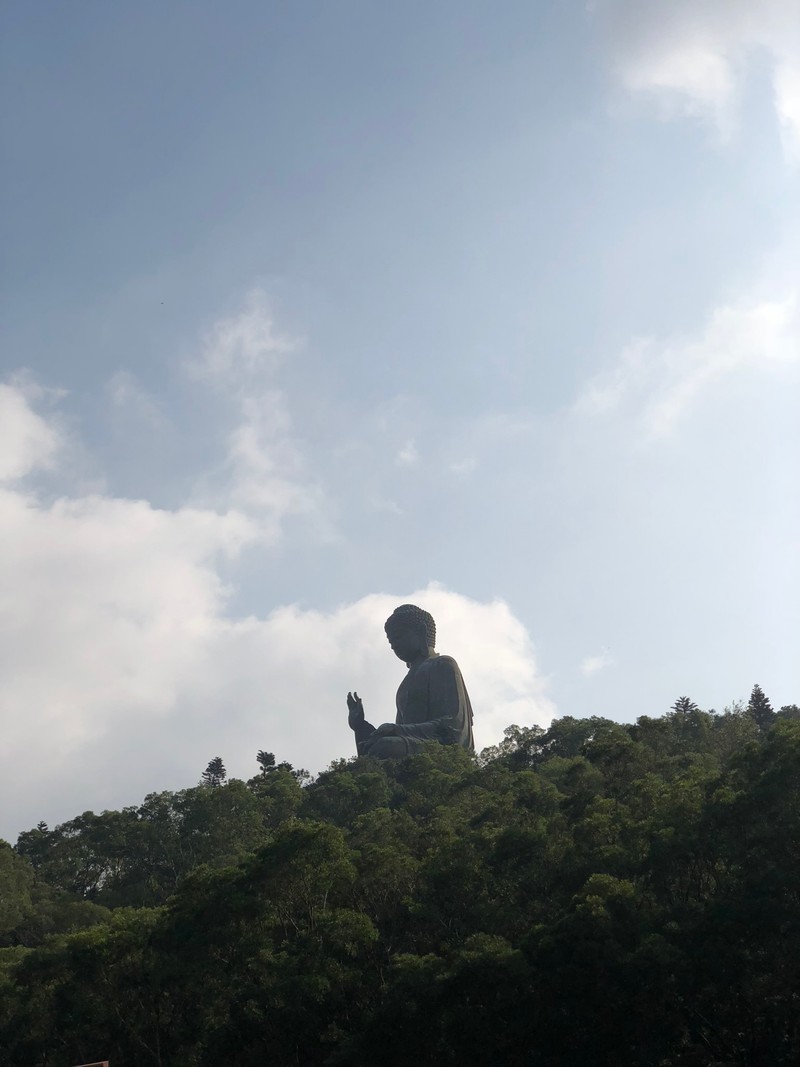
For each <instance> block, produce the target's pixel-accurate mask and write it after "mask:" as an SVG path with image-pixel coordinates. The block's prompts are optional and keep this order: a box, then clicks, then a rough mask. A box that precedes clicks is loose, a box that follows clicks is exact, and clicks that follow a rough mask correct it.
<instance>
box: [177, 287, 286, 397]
mask: <svg viewBox="0 0 800 1067" xmlns="http://www.w3.org/2000/svg"><path fill="white" fill-rule="evenodd" d="M296 348H297V342H296V341H295V340H293V339H291V338H288V337H283V336H281V334H279V333H278V332H277V331H276V329H275V322H274V319H273V317H272V315H271V314H270V311H269V303H268V301H267V297H266V294H265V293H264V291H263V290H262V289H259V288H254V289H251V290H250V292H249V293H248V294H247V297H246V299H245V302H244V308H243V309H242V311H240V312H238V313H237V314H234V315H231V316H229V317H228V318H224V319H219V320H218V321H217V322H215V323H214V325H213V326H212V327H211V329H210V330H209V332H208V334H207V335H206V338H205V343H204V346H203V351H202V353H201V355H200V357H199V358H198V359H194V360H190V361H189V363H188V364H187V367H188V369H189V371H190V373H192V374H194V375H196V376H197V377H206V378H208V379H210V380H211V381H214V382H220V381H223V382H225V383H227V384H228V385H231V384H236V385H242V384H247V383H248V382H250V381H251V380H252V379H253V377H257V376H260V375H263V374H265V373H271V372H273V371H274V370H275V369H276V368H277V366H278V365H279V363H280V362H281V360H282V359H283V357H284V356H285V355H286V354H287V353H289V352H293V351H294V350H295V349H296Z"/></svg>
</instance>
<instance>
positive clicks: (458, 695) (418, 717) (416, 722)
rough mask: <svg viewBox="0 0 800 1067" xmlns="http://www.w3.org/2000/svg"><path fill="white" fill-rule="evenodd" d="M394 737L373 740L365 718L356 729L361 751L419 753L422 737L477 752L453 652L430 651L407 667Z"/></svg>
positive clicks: (381, 756)
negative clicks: (425, 656) (448, 653)
mask: <svg viewBox="0 0 800 1067" xmlns="http://www.w3.org/2000/svg"><path fill="white" fill-rule="evenodd" d="M395 722H396V724H397V725H396V736H393V737H379V738H377V739H376V740H375V741H373V742H372V743H370V738H371V736H372V732H373V729H374V727H373V726H371V725H370V724H369V723H368V722H365V723H364V724H363V727H362V728H360V729H359V730H358V731H357V732H356V745H357V748H358V754H359V755H360V756H376V757H378V759H387V758H398V757H402V756H408V755H410V754H411V753H413V752H419V750H420V748H421V747H422V745H423V744H424V743H425V742H426V741H438V742H440V744H443V745H460V746H461V747H462V748H465V749H466V750H467V752H474V751H475V742H474V741H473V738H472V706H471V704H470V702H469V696H468V694H467V689H466V686H465V685H464V679H463V678H462V677H461V671H460V670H459V668H458V664H457V663H456V661H455V660H454V659H453V658H452V656H440V655H439V654H438V653H436V652H434V653H433V654H432V655H430V656H428V658H427V659H424V660H422V661H421V662H420V663H415V664H414V665H413V666H412V667H409V670H408V674H407V675H406V676H405V678H404V679H403V681H402V682H401V683H400V688H399V689H398V690H397V718H396V720H395Z"/></svg>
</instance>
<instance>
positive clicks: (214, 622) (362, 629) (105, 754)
mask: <svg viewBox="0 0 800 1067" xmlns="http://www.w3.org/2000/svg"><path fill="white" fill-rule="evenodd" d="M0 397H2V403H3V405H4V407H3V409H2V410H3V411H4V412H6V413H10V415H11V417H10V418H8V419H6V420H3V421H2V423H1V424H2V425H3V428H4V429H3V433H4V438H3V441H4V445H5V446H6V447H5V448H4V450H3V454H4V456H5V468H4V470H5V473H6V482H5V485H4V487H3V488H2V491H0V526H1V527H2V529H3V537H4V544H5V550H4V552H3V554H2V556H1V557H0V588H2V589H3V596H2V599H0V666H1V668H2V673H3V689H2V693H1V694H0V708H1V710H2V715H3V722H4V737H3V752H2V764H3V766H2V773H0V811H1V812H2V815H3V824H2V827H0V834H2V835H5V836H11V837H13V836H14V835H15V834H16V833H17V832H18V831H19V830H21V829H25V828H27V827H29V826H31V825H33V824H34V823H35V822H37V821H38V820H39V819H45V820H46V821H48V822H50V823H53V822H55V821H58V820H62V819H64V818H67V817H70V816H71V815H73V814H77V813H79V812H80V811H83V810H85V809H88V808H94V809H96V810H100V809H102V808H104V807H114V806H119V805H122V804H125V803H134V802H136V801H138V800H140V799H141V798H142V797H143V796H144V795H145V794H146V793H147V792H148V791H151V790H155V789H163V788H180V787H183V786H186V785H190V784H194V783H195V782H196V780H197V779H198V777H199V775H200V772H201V771H202V769H203V768H204V766H205V765H206V763H207V762H208V760H209V759H210V758H211V757H212V756H214V755H217V754H220V755H222V756H223V758H224V760H225V761H226V764H227V766H228V769H229V772H230V773H232V774H236V775H242V776H249V775H250V774H251V773H253V772H254V771H255V770H256V765H255V753H256V751H257V750H258V749H260V748H267V749H270V750H272V751H275V752H276V753H277V754H278V755H279V757H280V758H282V759H284V758H285V759H289V760H290V761H291V762H293V763H295V764H298V765H302V766H306V767H309V768H310V769H312V770H318V769H320V768H321V767H323V766H324V765H326V764H327V763H328V762H329V761H330V760H331V759H332V758H335V757H338V756H341V755H350V754H351V753H352V748H353V746H352V737H351V735H350V733H349V731H348V729H347V724H346V709H345V701H344V697H345V694H346V692H347V691H348V690H349V689H353V688H357V689H358V691H359V693H361V695H362V696H363V698H364V701H365V704H366V706H367V708H368V711H369V714H370V716H372V717H374V719H375V720H377V721H383V720H387V719H391V718H393V715H394V711H393V703H394V691H395V689H396V687H397V685H398V684H399V682H400V680H401V678H402V675H403V671H404V668H403V666H402V664H400V663H399V662H398V661H397V660H396V659H395V658H394V657H393V656H392V655H391V653H390V652H389V649H388V646H387V645H386V641H385V638H384V635H383V622H384V620H385V619H386V617H387V616H388V615H389V614H390V612H391V611H392V610H393V608H394V607H395V606H396V605H397V604H398V603H400V602H403V601H408V600H411V601H416V602H418V603H420V604H422V605H423V606H425V607H426V608H428V609H429V610H430V611H431V612H432V613H433V614H434V616H435V618H436V619H437V623H438V627H439V633H440V644H441V648H442V651H444V652H448V653H450V654H453V655H455V656H456V657H457V658H458V659H459V660H460V661H461V663H462V666H463V669H464V673H465V677H466V680H467V685H468V687H469V689H470V693H471V696H472V699H473V704H474V707H475V713H476V723H475V727H476V738H477V741H478V744H479V745H485V744H489V743H491V742H493V741H495V740H497V738H498V737H499V735H500V734H501V732H502V729H503V728H504V727H505V726H507V725H508V724H509V723H510V722H512V721H517V722H531V721H537V722H544V721H546V720H547V719H548V718H549V717H550V715H551V713H552V708H551V706H550V703H549V701H548V699H547V697H546V694H545V688H544V683H543V680H542V678H541V676H540V674H539V671H538V668H537V664H536V659H535V656H534V652H533V649H532V646H531V643H530V640H529V637H528V635H527V633H526V631H525V629H524V627H523V626H522V624H521V623H520V622H519V621H518V620H517V619H516V618H515V617H514V616H513V614H512V613H511V611H510V610H509V608H508V606H507V605H506V604H504V603H503V602H501V601H495V602H491V603H480V602H477V601H474V600H471V599H469V598H467V597H464V596H460V595H458V594H456V593H453V592H450V591H448V590H446V589H444V588H442V587H440V586H437V585H431V586H428V587H427V588H424V589H419V590H412V591H410V592H409V591H404V592H402V593H398V594H391V595H390V594H380V595H377V594H376V595H372V596H366V597H362V598H361V599H358V600H356V601H354V602H352V603H348V604H343V605H341V606H340V607H338V608H336V609H333V610H330V611H316V610H313V609H308V608H300V607H298V606H296V605H286V606H283V607H279V608H276V609H275V610H274V611H272V612H271V613H269V614H267V615H265V616H264V617H256V616H249V617H233V616H232V615H231V614H230V612H229V610H228V607H229V593H230V590H229V588H228V587H227V585H226V583H225V581H224V580H223V578H222V577H221V567H222V564H223V563H224V561H228V562H230V561H231V560H234V559H235V558H236V556H237V553H239V552H240V551H241V550H242V548H243V547H244V546H246V545H249V544H253V543H254V542H255V541H258V539H259V537H260V532H259V529H258V524H257V522H256V521H254V520H253V519H252V518H251V517H250V516H249V515H247V514H246V513H245V512H244V511H243V510H241V509H236V508H230V509H228V510H226V511H224V512H221V513H220V512H217V511H214V510H212V509H210V508H199V507H182V508H177V509H175V510H164V509H159V508H155V507H153V506H152V505H151V504H150V503H148V502H147V501H145V500H129V499H119V498H112V497H109V496H104V495H99V494H95V495H90V496H79V497H72V498H66V497H64V498H61V499H58V500H56V501H54V502H53V501H44V500H42V499H41V498H39V497H38V496H37V495H36V493H35V492H34V491H33V490H32V489H31V488H30V487H29V486H26V485H25V483H24V482H20V481H19V480H18V476H20V475H21V474H24V473H26V472H31V473H33V472H34V470H35V467H36V464H44V463H48V464H52V463H53V461H54V458H57V451H58V437H57V434H55V432H54V431H53V430H52V427H51V426H50V425H49V424H48V421H47V419H45V418H44V417H42V416H41V415H40V414H37V413H36V412H35V411H34V410H33V408H32V406H31V404H30V402H29V401H28V399H26V397H25V396H24V395H23V394H22V393H21V391H20V390H18V389H15V388H14V387H13V386H5V387H4V388H3V392H2V393H0ZM12 479H14V480H13V481H12Z"/></svg>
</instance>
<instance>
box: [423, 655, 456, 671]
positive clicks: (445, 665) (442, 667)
mask: <svg viewBox="0 0 800 1067" xmlns="http://www.w3.org/2000/svg"><path fill="white" fill-rule="evenodd" d="M429 662H430V664H431V666H432V667H433V669H434V670H439V671H442V672H443V673H444V672H446V671H447V672H451V673H452V672H453V671H455V672H458V673H460V672H459V669H458V664H457V663H456V661H455V660H454V659H453V657H452V656H442V655H439V654H437V655H436V656H434V657H432V658H431V659H430V660H429Z"/></svg>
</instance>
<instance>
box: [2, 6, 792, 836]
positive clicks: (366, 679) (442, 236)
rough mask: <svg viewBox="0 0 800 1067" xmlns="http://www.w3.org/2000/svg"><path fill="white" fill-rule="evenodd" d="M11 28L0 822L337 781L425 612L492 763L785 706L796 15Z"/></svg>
mask: <svg viewBox="0 0 800 1067" xmlns="http://www.w3.org/2000/svg"><path fill="white" fill-rule="evenodd" d="M0 19H2V27H0V28H1V29H2V38H3V44H2V50H3V54H2V57H1V58H2V64H1V66H2V74H1V75H0V81H1V84H0V101H1V102H0V118H1V120H2V143H3V151H4V166H3V173H2V179H1V180H2V186H3V197H2V200H3V220H2V224H3V247H4V255H3V261H2V271H3V285H2V307H1V314H2V329H3V356H2V368H0V383H2V384H0V446H2V448H1V449H0V454H1V455H2V457H4V458H2V459H0V530H2V536H3V541H4V545H5V546H6V548H7V550H6V551H4V553H3V561H2V562H0V568H2V570H3V571H4V573H3V578H2V584H3V588H4V590H5V593H4V596H3V599H2V602H1V603H0V631H2V635H3V640H2V641H0V648H2V652H0V658H2V660H3V673H4V678H5V679H6V684H5V686H4V694H3V696H2V697H0V701H2V713H3V716H4V719H5V721H6V724H7V725H6V727H4V729H6V737H7V743H6V747H5V752H4V755H3V757H2V759H3V761H4V763H5V764H6V767H5V768H4V773H3V775H2V781H3V783H4V784H3V785H2V789H3V796H2V797H0V803H1V804H2V825H0V833H2V834H5V835H6V836H8V837H11V838H12V839H13V835H15V834H16V832H18V831H19V830H20V829H24V828H26V827H28V826H30V825H32V824H33V823H34V822H36V821H38V819H40V818H43V819H46V820H48V821H49V822H51V823H52V822H55V821H58V820H60V819H64V818H67V817H70V816H71V815H73V814H76V813H77V812H79V811H82V810H84V809H86V808H95V809H97V810H99V809H101V808H103V807H106V806H118V805H121V804H125V803H133V802H136V801H137V800H139V799H141V797H142V796H143V795H144V794H145V792H147V791H149V790H153V789H161V788H179V787H181V786H183V785H187V784H192V783H193V782H194V781H195V780H196V779H197V778H198V777H199V774H200V772H201V771H202V769H203V768H204V766H205V764H206V762H207V761H208V759H210V758H211V756H214V755H217V754H220V755H222V756H223V758H224V759H225V760H226V763H227V765H228V768H229V771H230V772H231V773H236V774H239V775H249V774H251V773H253V771H254V770H255V769H256V766H255V760H254V756H255V752H256V751H257V750H258V749H259V748H267V749H274V750H275V751H276V752H277V754H278V756H279V758H288V759H290V760H292V761H293V762H295V763H298V764H301V765H304V766H308V767H310V768H311V769H312V770H318V769H320V768H321V767H322V766H324V765H325V764H326V763H327V762H328V761H330V760H331V759H333V758H336V757H338V756H340V755H346V754H349V753H350V751H351V748H352V744H351V737H350V735H349V732H348V731H347V727H346V722H345V714H346V712H345V709H344V699H343V698H344V693H346V691H347V690H348V689H350V688H353V686H355V687H356V688H358V690H359V692H360V693H361V694H362V695H363V696H364V699H365V703H366V704H367V707H368V710H369V712H370V716H371V717H374V719H377V720H384V719H387V718H391V717H392V699H393V691H394V689H395V688H396V686H397V684H398V682H399V680H400V674H401V673H402V667H401V666H399V665H398V664H397V662H396V661H394V660H393V658H392V657H391V654H390V653H389V652H388V650H387V648H386V646H385V644H384V638H383V635H382V622H383V619H384V618H385V617H386V614H388V611H389V610H391V607H392V606H394V604H395V603H396V602H401V601H403V600H406V599H409V598H412V597H416V599H417V601H418V602H420V603H422V604H423V606H427V607H429V608H430V609H431V610H434V608H435V611H434V614H435V615H436V617H437V621H438V623H439V633H440V647H441V649H442V650H443V651H446V652H450V653H451V654H455V655H456V656H457V657H458V658H459V661H460V662H461V666H462V670H463V672H464V675H465V678H466V681H467V684H468V687H469V688H470V691H471V694H472V697H473V705H474V706H475V709H476V737H477V741H478V743H479V744H489V743H491V742H493V741H494V740H496V739H497V737H498V736H499V734H500V733H501V731H502V728H503V727H504V726H506V725H508V724H509V723H511V722H515V721H516V722H532V721H536V722H541V723H546V722H547V721H548V719H549V717H550V716H552V715H553V714H561V715H564V714H570V715H576V716H584V715H592V714H596V715H608V716H610V717H612V718H616V719H619V720H624V721H632V720H633V719H635V718H636V717H637V716H638V715H641V714H661V713H663V712H664V711H666V710H667V709H668V708H669V705H670V704H671V703H672V702H673V701H674V699H676V698H677V697H678V696H681V695H683V694H688V695H689V696H691V697H692V698H693V699H695V700H696V701H697V702H698V703H699V704H700V705H701V706H703V707H715V708H717V709H721V708H722V707H723V706H725V705H726V704H729V703H730V702H731V701H733V700H736V699H739V698H746V697H747V695H748V693H749V691H750V689H751V687H752V685H753V684H754V683H755V682H758V683H759V684H761V685H762V687H763V688H764V689H765V691H766V692H767V694H768V695H769V696H770V698H771V699H772V701H773V703H774V704H775V706H780V705H781V704H784V703H790V702H796V701H798V700H800V667H798V662H800V657H798V656H797V654H796V648H797V646H798V643H799V642H798V633H800V625H798V624H799V623H800V618H798V615H799V614H800V608H799V607H798V605H800V595H799V594H800V573H799V571H798V548H800V544H799V543H798V542H799V540H800V534H798V530H800V501H799V500H798V489H797V483H798V481H800V479H798V478H797V467H798V459H800V430H799V429H798V427H799V426H800V419H799V418H798V410H799V406H798V400H800V388H799V386H800V312H799V310H798V307H799V305H798V299H799V294H800V254H798V251H797V250H798V248H800V210H799V209H800V194H799V193H798V189H799V186H798V182H799V181H800V61H798V59H797V57H798V56H800V12H799V11H798V9H797V5H796V4H795V3H793V2H790V0H768V2H764V3H762V4H760V5H759V6H758V8H757V9H755V8H754V7H753V6H752V5H751V4H749V3H746V2H745V0H725V2H723V0H695V2H692V3H689V2H688V0H676V2H675V3H672V4H652V5H649V4H648V5H642V4H638V3H633V2H632V0H603V2H597V3H592V4H588V5H585V4H582V3H577V2H576V3H574V4H563V3H555V2H553V3H547V2H542V3H539V4H536V5H530V4H523V3H514V2H508V3H502V4H488V3H464V2H459V3H455V2H453V3H449V2H444V0H442V2H439V3H436V4H416V3H408V4H403V5H393V6H390V5H375V4H366V3H338V4H336V5H332V4H322V3H297V4H292V5H282V4H272V3H263V2H259V3H255V2H254V3H249V2H245V0H235V2H232V3H229V4H225V5H222V4H216V3H208V2H203V0H195V2H193V3H191V4H188V3H184V4H182V3H177V2H174V3H169V4H163V3H159V4H154V3H146V2H144V3H139V4H136V5H121V4H120V5H109V4H104V3H90V2H82V3H80V4H76V5H70V7H69V9H66V8H65V7H63V6H62V5H56V4H41V5H29V4H24V3H21V2H12V3H9V4H6V5H4V7H3V11H2V15H1V16H0ZM398 672H399V673H398ZM14 772H16V774H15V773H14Z"/></svg>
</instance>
